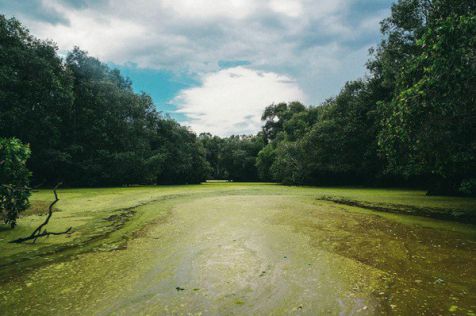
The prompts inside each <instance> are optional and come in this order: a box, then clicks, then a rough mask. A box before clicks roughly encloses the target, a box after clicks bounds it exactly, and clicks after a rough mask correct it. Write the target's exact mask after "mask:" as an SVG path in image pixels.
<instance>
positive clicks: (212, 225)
mask: <svg viewBox="0 0 476 316" xmlns="http://www.w3.org/2000/svg"><path fill="white" fill-rule="evenodd" d="M59 194H60V199H61V201H60V203H59V204H58V208H59V211H58V212H55V214H54V215H53V218H52V222H51V228H49V229H51V230H61V229H64V227H68V226H73V227H74V229H75V232H74V234H73V235H72V236H71V237H69V238H68V237H66V236H57V237H56V236H54V237H51V238H49V239H44V240H41V241H40V242H39V243H38V244H35V245H15V244H9V243H8V242H7V241H8V240H11V239H14V238H17V237H18V236H24V235H26V234H28V233H29V232H31V229H33V228H34V227H35V225H36V224H37V223H39V222H40V221H41V220H42V217H40V216H37V215H29V216H25V217H23V218H21V219H20V221H19V223H20V227H19V229H15V230H13V231H12V230H2V231H1V232H0V234H1V235H0V236H1V238H2V240H1V241H0V251H1V254H2V257H1V261H0V265H2V272H0V273H2V274H0V276H1V278H2V282H1V283H0V284H1V285H0V310H2V311H6V313H7V314H15V315H29V314H31V313H32V312H33V311H34V313H35V314H38V315H52V314H57V315H60V314H69V315H74V314H78V315H79V314H111V313H112V314H115V313H119V314H132V313H134V314H137V313H140V314H160V313H163V314H187V313H200V312H202V313H204V314H233V313H238V314H288V313H294V312H299V311H302V312H303V313H309V314H339V313H344V314H352V313H358V312H359V311H360V312H364V313H365V314H380V313H383V314H386V313H396V314H445V313H447V312H448V309H449V308H450V307H451V306H453V305H454V306H458V313H460V312H461V313H469V312H471V311H472V310H474V306H473V305H474V303H473V302H474V301H475V300H476V297H475V295H476V294H475V293H474V291H473V289H474V284H476V279H475V276H476V270H475V269H476V261H475V260H476V259H475V258H474V253H475V251H476V248H475V247H476V246H475V240H476V238H475V236H476V235H475V228H474V226H471V225H463V224H459V223H453V222H446V221H441V220H432V219H427V218H422V217H417V216H405V215H399V214H388V213H384V212H374V211H371V210H367V209H363V208H358V207H353V206H348V205H339V204H335V203H333V202H327V201H318V200H316V198H317V197H318V196H322V195H333V196H339V197H343V196H344V197H346V198H349V199H350V198H352V199H354V200H362V201H367V202H368V203H384V202H385V201H386V202H388V201H392V203H396V204H400V205H414V206H421V205H432V207H435V205H436V206H438V205H440V204H439V203H440V202H438V201H436V200H434V199H433V197H426V196H425V195H423V194H422V193H421V192H418V191H403V190H388V191H387V190H375V189H370V190H364V189H351V188H349V189H342V188H310V187H307V188H297V187H286V186H280V185H272V184H248V183H207V184H203V185H197V186H158V187H134V188H108V189H67V190H61V191H60V192H59ZM50 198H51V193H50V192H49V191H40V192H37V193H35V194H34V195H33V202H35V201H40V202H41V201H43V202H44V203H47V202H48V201H49V199H50ZM427 199H429V200H430V201H428V200H427ZM441 199H442V200H441V207H442V208H443V207H448V208H451V209H458V208H462V209H464V210H469V209H474V206H475V205H476V203H475V200H474V199H458V198H454V199H453V198H448V199H443V198H441ZM33 213H37V212H33ZM28 269H29V270H28ZM264 271H265V272H266V273H263V272H264ZM7 274H8V275H13V276H14V277H13V278H7ZM260 275H262V276H261V277H260ZM177 286H180V287H181V288H184V289H188V290H184V291H177V290H176V287H177ZM44 302H48V304H45V303H44ZM245 302H246V303H245ZM449 306H450V307H449Z"/></svg>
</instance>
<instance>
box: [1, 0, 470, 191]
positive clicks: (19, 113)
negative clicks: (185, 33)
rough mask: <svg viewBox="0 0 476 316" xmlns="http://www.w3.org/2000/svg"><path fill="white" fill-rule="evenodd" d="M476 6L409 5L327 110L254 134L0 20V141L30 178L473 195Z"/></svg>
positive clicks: (291, 113)
mask: <svg viewBox="0 0 476 316" xmlns="http://www.w3.org/2000/svg"><path fill="white" fill-rule="evenodd" d="M475 12H476V4H475V2H474V1H469V0H452V1H450V0H400V1H398V2H397V3H395V4H394V5H393V6H392V11H391V15H390V16H389V17H388V18H386V19H385V20H384V21H382V23H381V32H382V38H383V39H382V41H381V43H380V44H379V45H378V46H377V47H376V48H375V49H373V50H371V52H370V57H369V61H368V63H367V68H368V73H369V74H368V75H367V76H366V77H365V78H362V79H359V80H354V81H350V82H348V83H347V84H346V85H345V86H344V87H343V88H342V90H341V92H340V93H339V94H338V95H337V96H335V97H333V98H330V99H328V100H326V101H325V102H324V103H323V104H321V105H319V106H304V105H303V104H301V103H299V102H291V103H278V104H272V105H270V106H268V107H267V108H266V109H265V111H264V113H263V116H262V120H263V128H262V131H261V132H260V133H258V134H257V135H251V136H243V135H241V136H231V137H226V138H220V137H218V136H213V135H210V134H206V133H204V134H200V135H198V136H197V135H196V134H194V133H193V132H191V131H190V130H189V129H188V128H186V127H183V126H181V125H180V124H179V123H177V122H176V121H174V120H172V119H170V118H168V117H164V116H163V115H161V114H160V113H159V112H158V111H157V110H156V108H155V105H154V104H153V102H152V99H151V98H150V96H148V95H147V94H145V93H135V92H134V91H133V89H132V84H131V82H130V80H129V79H127V78H124V77H123V76H122V75H121V74H120V72H119V71H118V70H116V69H111V68H110V67H108V66H107V65H105V64H104V63H101V62H100V61H99V60H97V59H96V58H94V57H91V56H89V55H88V54H87V53H86V52H84V51H82V50H80V49H79V48H75V49H74V50H73V51H71V52H70V53H68V54H67V56H65V57H64V58H63V57H61V56H59V55H58V53H57V48H56V46H55V44H54V43H52V42H50V41H42V40H39V39H36V38H34V37H33V36H31V35H30V34H29V32H28V30H26V29H25V28H24V27H23V26H22V25H21V23H20V22H19V21H17V20H16V19H14V18H12V19H6V18H5V17H4V16H0V43H1V45H0V107H1V108H0V137H3V138H16V139H19V140H20V141H21V142H23V143H24V144H28V145H29V149H28V150H31V157H30V159H29V160H28V162H27V166H28V168H29V169H30V170H31V171H32V174H33V182H34V183H37V184H45V185H53V184H55V183H58V182H63V183H65V185H69V186H109V185H111V186H112V185H128V184H154V183H199V182H201V181H203V180H205V179H208V178H212V179H228V180H235V181H275V182H280V183H284V184H293V185H380V186H382V185H394V186H418V187H423V188H426V189H428V190H429V192H430V193H433V194H466V195H476V106H475V101H476V98H475V96H476V89H475V87H476V53H475V52H476V36H474V35H475V34H476V13H475Z"/></svg>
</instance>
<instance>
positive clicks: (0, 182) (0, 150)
mask: <svg viewBox="0 0 476 316" xmlns="http://www.w3.org/2000/svg"><path fill="white" fill-rule="evenodd" d="M29 157H30V148H29V147H28V146H27V145H24V144H22V143H21V142H20V141H19V140H18V139H16V138H10V139H6V138H0V212H1V214H2V217H3V220H4V222H5V224H9V225H10V226H11V227H12V228H13V227H15V225H16V220H17V218H18V214H19V213H20V212H21V211H23V210H25V209H26V208H27V207H28V198H29V197H30V188H29V187H28V185H29V181H30V176H31V173H30V171H29V170H28V169H27V167H26V161H27V160H28V158H29Z"/></svg>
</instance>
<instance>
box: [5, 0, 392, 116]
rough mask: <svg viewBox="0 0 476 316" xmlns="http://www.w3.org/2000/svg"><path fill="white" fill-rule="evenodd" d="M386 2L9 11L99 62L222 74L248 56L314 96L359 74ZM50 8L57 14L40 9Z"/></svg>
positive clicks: (232, 0)
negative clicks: (229, 64) (224, 64)
mask: <svg viewBox="0 0 476 316" xmlns="http://www.w3.org/2000/svg"><path fill="white" fill-rule="evenodd" d="M32 1H33V0H32ZM392 1H393V0H372V1H370V0H135V1H128V0H80V1H79V0H35V1H34V2H35V3H37V4H38V3H40V4H41V5H40V7H42V8H43V9H45V10H46V11H45V12H44V13H45V14H28V12H27V10H20V12H19V13H18V14H16V15H17V16H18V17H19V18H20V19H21V20H22V21H23V22H25V24H26V26H27V27H29V28H30V30H31V31H32V33H33V34H34V35H36V36H38V37H40V38H49V39H53V40H54V41H56V42H57V44H58V46H59V48H60V50H61V51H62V52H63V53H64V52H65V51H67V50H71V49H72V48H73V46H74V45H78V46H80V48H82V49H84V50H87V51H88V52H89V53H90V55H92V56H96V57H99V58H100V59H101V60H102V61H105V62H111V63H114V64H117V65H124V64H128V63H132V64H135V65H137V66H138V67H141V68H152V69H158V70H167V71H172V72H174V73H179V74H181V75H183V74H184V73H185V74H186V75H188V76H191V77H193V78H194V79H200V78H207V75H210V76H211V77H213V76H215V75H217V74H220V73H221V72H219V71H220V67H219V63H220V61H231V62H233V61H246V62H247V65H248V67H249V68H250V69H255V70H256V71H258V70H260V71H265V72H267V73H278V74H283V75H286V76H288V77H291V78H294V79H295V83H294V85H295V86H296V87H297V86H299V87H300V88H301V89H302V90H303V91H304V93H305V94H306V95H307V96H308V101H309V102H311V103H312V104H317V103H319V102H321V101H323V100H324V99H325V98H327V97H330V96H332V95H334V94H336V93H337V92H338V91H339V89H340V88H341V87H342V85H343V84H344V83H345V81H347V80H351V79H355V78H356V77H355V75H356V74H357V75H358V74H363V73H364V69H365V68H364V63H365V61H366V58H367V57H366V51H367V49H368V48H369V47H370V46H371V45H373V44H375V43H376V42H377V36H378V27H379V26H378V21H379V20H380V19H381V18H382V17H383V16H385V15H387V14H388V9H385V7H384V6H382V5H381V3H382V2H388V8H389V7H390V3H391V2H392ZM68 2H69V3H75V5H68V4H67V3H68ZM15 3H16V2H15ZM18 3H21V4H22V6H24V7H27V6H28V2H26V1H25V2H20V1H19V2H18ZM78 3H79V4H78ZM0 4H1V2H0ZM377 5H378V6H379V7H378V8H375V9H374V7H377ZM37 7H38V6H37ZM0 9H2V8H1V7H0ZM38 10H39V9H38ZM357 11H358V12H357ZM53 13H54V14H53ZM52 15H55V16H56V22H54V23H53V22H52V21H51V18H49V19H50V21H49V20H48V18H46V17H49V16H52ZM39 16H42V17H44V18H39ZM61 21H68V23H61ZM356 52H358V53H356ZM361 52H363V53H361ZM278 96H279V95H278ZM255 97H256V98H258V96H255ZM247 100H248V102H251V103H253V104H257V103H259V102H261V99H256V100H255V101H253V100H251V96H250V97H249V98H248V99H247ZM268 103H269V102H268ZM260 106H263V104H261V105H260ZM256 113H257V112H256ZM189 115H192V114H189ZM195 121H196V119H195Z"/></svg>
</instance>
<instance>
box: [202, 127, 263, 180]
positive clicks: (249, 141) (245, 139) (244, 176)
mask: <svg viewBox="0 0 476 316" xmlns="http://www.w3.org/2000/svg"><path fill="white" fill-rule="evenodd" d="M199 139H200V141H201V142H202V144H203V146H204V148H205V151H206V157H207V160H208V162H209V164H210V166H211V178H212V179H226V180H233V181H258V180H259V176H258V169H257V167H256V157H257V155H258V152H259V151H260V150H261V149H262V148H263V147H264V139H263V137H262V135H261V134H258V135H257V136H244V135H242V136H238V135H233V136H230V137H226V138H220V137H218V136H211V135H210V134H205V133H204V134H201V135H200V137H199Z"/></svg>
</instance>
